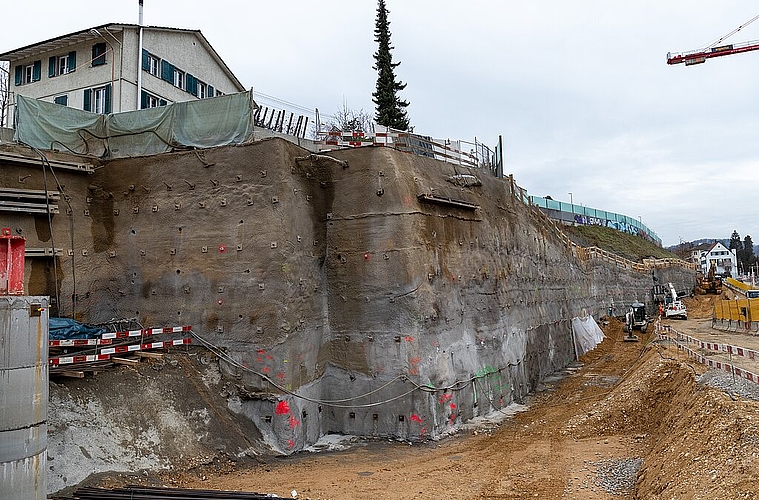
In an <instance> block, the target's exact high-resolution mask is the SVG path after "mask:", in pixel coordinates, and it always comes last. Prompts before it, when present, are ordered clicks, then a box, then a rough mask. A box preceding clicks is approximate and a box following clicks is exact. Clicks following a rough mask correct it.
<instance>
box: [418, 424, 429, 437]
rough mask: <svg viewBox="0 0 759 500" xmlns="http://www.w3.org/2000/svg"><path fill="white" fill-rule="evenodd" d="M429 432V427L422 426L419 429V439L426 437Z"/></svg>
mask: <svg viewBox="0 0 759 500" xmlns="http://www.w3.org/2000/svg"><path fill="white" fill-rule="evenodd" d="M425 434H427V428H426V427H422V430H421V431H419V439H424V435H425Z"/></svg>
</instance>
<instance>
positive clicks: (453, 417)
mask: <svg viewBox="0 0 759 500" xmlns="http://www.w3.org/2000/svg"><path fill="white" fill-rule="evenodd" d="M449 420H450V424H451V425H453V422H455V421H456V414H455V413H451V416H450V419H449Z"/></svg>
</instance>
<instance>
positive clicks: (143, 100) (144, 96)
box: [140, 52, 148, 109]
mask: <svg viewBox="0 0 759 500" xmlns="http://www.w3.org/2000/svg"><path fill="white" fill-rule="evenodd" d="M144 55H145V53H144V52H143V56H144ZM144 60H145V59H143V61H144ZM147 107H148V93H147V92H145V91H144V90H143V91H142V93H141V94H140V109H147Z"/></svg>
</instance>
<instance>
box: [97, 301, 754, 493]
mask: <svg viewBox="0 0 759 500" xmlns="http://www.w3.org/2000/svg"><path fill="white" fill-rule="evenodd" d="M711 300H714V297H713V296H701V297H695V298H693V299H691V301H690V305H689V312H690V317H691V319H689V320H688V321H687V322H682V321H680V322H673V323H672V324H673V325H674V326H676V327H677V326H684V325H685V324H689V323H691V322H692V321H693V322H700V323H703V320H704V318H705V317H708V316H709V315H710V314H711V309H710V307H709V304H708V302H709V301H711ZM602 328H603V329H604V331H605V334H606V339H605V340H604V342H603V343H602V344H600V345H599V346H598V347H597V348H596V349H595V350H593V351H592V352H590V353H588V354H587V355H585V356H583V357H582V358H581V359H580V360H579V363H577V364H576V365H575V366H571V367H569V369H568V370H566V371H565V373H564V374H563V375H562V376H560V377H553V378H549V379H548V380H547V381H546V383H545V384H544V386H543V387H541V390H540V391H538V392H537V393H536V394H534V395H533V396H531V398H530V400H529V401H525V403H526V404H527V406H528V408H527V409H526V411H523V412H521V413H518V414H516V415H515V416H513V417H511V418H509V419H507V420H505V421H503V422H502V423H501V424H500V425H495V424H491V425H484V426H481V427H480V428H479V429H469V430H463V431H462V432H460V433H459V434H458V435H456V436H454V437H451V438H446V439H443V440H441V441H438V442H428V443H425V444H414V445H410V444H409V443H402V442H387V441H384V442H354V443H352V445H351V447H350V449H348V450H346V451H339V452H328V453H303V454H300V455H297V456H292V457H289V458H282V459H269V460H265V461H259V463H258V464H253V465H251V464H239V463H238V464H234V463H219V462H213V463H208V464H206V465H203V466H198V467H195V468H194V469H192V470H188V471H183V472H177V471H174V472H172V473H165V472H164V473H151V472H148V473H144V474H140V475H120V476H110V477H103V478H99V480H98V481H99V483H100V484H108V485H116V484H124V483H135V482H141V483H143V484H144V483H149V484H163V485H167V486H176V487H184V488H202V489H227V490H243V491H255V492H262V493H274V494H276V495H279V496H282V497H285V498H291V496H292V495H293V493H295V494H296V495H297V498H310V499H314V500H316V499H335V500H340V499H346V500H347V499H372V500H376V499H380V498H381V499H415V498H419V499H421V498H450V499H485V498H492V499H521V498H540V499H553V498H568V499H611V498H639V499H714V498H721V499H755V498H759V457H758V456H757V454H759V402H757V401H756V400H754V399H752V398H750V397H745V396H740V395H738V394H733V393H732V391H729V390H728V391H727V392H724V391H722V390H718V389H714V388H712V387H708V386H706V385H703V384H700V383H698V382H697V377H698V376H700V375H701V374H703V373H704V372H705V369H704V368H703V367H702V366H700V365H693V364H691V363H690V362H689V361H688V360H687V359H685V358H684V357H682V356H680V355H678V353H677V351H676V349H673V348H671V347H667V346H665V345H663V344H661V343H659V342H655V338H654V334H653V329H652V328H651V329H649V331H648V332H647V334H646V335H642V336H641V340H640V342H624V341H623V336H624V333H623V331H622V324H621V323H620V322H619V321H618V320H616V319H610V320H608V321H605V322H604V324H602Z"/></svg>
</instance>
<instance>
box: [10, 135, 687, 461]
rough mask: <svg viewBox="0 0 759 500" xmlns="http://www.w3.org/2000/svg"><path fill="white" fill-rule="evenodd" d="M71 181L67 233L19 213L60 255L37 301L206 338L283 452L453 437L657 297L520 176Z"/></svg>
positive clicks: (396, 157)
mask: <svg viewBox="0 0 759 500" xmlns="http://www.w3.org/2000/svg"><path fill="white" fill-rule="evenodd" d="M25 175H29V176H30V177H29V178H27V179H25V180H24V187H27V188H34V189H42V182H43V178H42V175H41V171H40V170H39V169H37V170H34V169H32V168H31V167H22V166H18V167H9V168H4V169H3V170H2V172H0V182H1V183H2V185H4V186H9V187H10V186H12V187H19V184H18V180H19V178H20V177H23V176H25ZM57 176H58V179H59V180H60V182H61V183H62V184H64V185H65V187H64V192H65V194H66V200H67V201H65V202H61V213H60V214H59V215H55V216H54V217H53V223H52V232H51V231H50V228H49V226H50V225H49V224H48V220H47V217H46V216H41V215H36V216H33V215H24V214H14V215H7V214H3V217H4V218H5V219H7V221H8V222H7V224H8V225H9V227H12V228H13V229H14V231H15V232H16V233H18V234H23V235H25V236H26V237H27V246H28V247H29V246H31V247H35V246H45V245H48V246H49V245H50V244H51V241H52V240H54V243H55V246H56V247H59V248H62V256H61V257H59V258H58V260H57V265H56V266H55V267H54V266H52V260H51V259H37V260H31V262H30V261H27V268H28V269H27V276H26V280H27V288H28V290H29V291H30V292H31V293H46V294H50V295H51V296H56V293H55V292H56V291H57V296H58V297H59V298H60V304H59V305H60V312H61V314H62V315H66V316H72V315H73V316H75V317H76V318H77V319H80V320H83V321H86V322H91V323H98V322H103V321H107V320H109V319H111V318H136V319H137V320H139V321H140V322H141V323H142V324H143V325H144V326H172V325H184V324H190V325H193V330H194V331H195V332H196V334H197V335H198V336H199V338H200V339H203V340H204V341H205V342H207V343H208V345H209V346H212V347H214V349H215V350H214V352H215V353H216V354H217V355H218V356H219V361H220V363H221V366H222V368H223V369H224V371H225V373H226V374H227V376H229V377H232V378H233V379H237V380H238V381H239V384H238V385H239V389H238V390H236V391H232V393H229V394H228V397H229V401H230V407H232V406H233V407H234V409H235V411H236V412H237V413H238V414H239V415H244V416H246V417H247V418H249V420H250V422H252V423H253V424H254V425H255V426H256V427H257V429H258V432H260V434H261V439H262V440H263V442H265V443H266V444H267V446H268V447H269V448H270V449H271V450H273V451H275V452H278V453H291V452H293V451H297V450H301V449H303V448H305V447H307V446H308V445H310V444H312V443H313V442H314V441H316V439H318V437H319V436H321V435H324V434H326V433H329V432H342V433H350V434H359V435H368V436H384V437H393V438H402V439H407V440H411V441H414V440H423V439H428V438H435V437H438V436H442V435H445V434H447V433H449V432H452V431H454V430H455V429H457V428H458V427H459V426H460V424H461V423H462V422H464V421H466V420H467V419H470V418H472V417H474V416H478V415H484V414H487V413H489V412H491V411H493V410H495V409H499V408H501V407H504V406H507V405H508V404H510V403H512V402H514V401H520V400H521V398H522V397H524V396H525V395H526V394H527V393H528V392H529V391H530V390H531V389H532V388H534V387H535V385H536V383H537V382H538V381H539V380H540V379H541V378H542V377H543V376H545V375H546V374H548V373H550V372H552V371H554V370H557V369H559V368H561V367H563V366H566V365H567V364H568V363H569V362H571V361H572V360H573V359H574V357H575V354H574V351H573V342H572V338H571V327H570V320H571V318H572V317H574V316H578V315H581V314H583V311H585V312H587V313H589V314H592V315H594V316H595V317H596V318H598V317H599V316H602V315H604V314H605V313H606V311H607V309H608V307H609V306H610V305H611V304H612V301H613V303H614V305H615V308H616V312H618V313H620V314H623V313H624V310H623V309H624V308H625V307H626V305H629V304H630V303H631V302H633V301H634V300H645V297H647V296H649V294H650V288H651V285H652V274H651V273H639V272H632V271H630V270H627V269H623V268H620V267H617V266H615V265H614V264H612V263H608V262H603V261H600V260H589V261H582V260H579V259H578V258H576V257H575V256H573V254H572V253H571V252H570V251H569V249H568V248H567V247H566V245H565V243H564V242H563V241H564V240H563V239H562V238H561V237H560V236H559V233H558V231H559V230H558V229H557V227H556V226H555V225H554V224H553V223H552V222H550V221H549V220H548V219H547V218H546V217H545V216H544V215H543V214H542V213H540V212H539V211H538V210H537V209H535V208H532V207H529V206H528V205H525V204H524V202H523V201H522V199H523V198H522V195H523V193H521V192H520V189H519V187H518V186H517V185H516V184H515V183H514V182H513V180H511V179H498V178H494V177H492V176H490V175H488V174H487V173H485V172H480V171H477V170H470V169H466V168H463V167H460V166H457V165H453V164H448V163H442V162H439V161H436V160H432V159H429V158H423V157H418V156H413V155H410V154H405V153H401V152H398V151H395V150H391V149H388V148H360V149H355V150H342V151H334V152H330V153H325V154H324V155H311V153H310V152H309V151H307V150H305V149H301V148H300V147H298V146H296V145H294V144H292V143H289V142H286V141H284V140H282V139H269V140H264V141H260V142H256V143H253V144H251V145H246V146H236V147H223V148H215V149H207V150H202V151H188V152H179V153H172V154H165V155H160V156H155V157H142V158H131V159H122V160H115V161H111V162H109V163H106V164H104V165H103V166H102V167H99V168H98V169H97V170H96V171H95V173H94V174H92V175H89V176H87V175H83V174H73V173H69V174H67V173H65V172H58V173H57ZM48 182H52V181H50V180H49V179H48ZM419 195H427V198H426V200H420V198H419ZM67 211H68V213H67ZM3 225H5V223H4V224H3ZM56 272H57V279H55V277H56V276H55V274H54V273H56ZM654 275H656V276H657V277H658V279H659V280H660V282H666V281H673V282H682V283H686V282H692V281H693V271H690V270H686V269H681V268H669V269H657V270H655V272H654ZM54 283H57V285H58V289H57V290H53V289H51V285H52V284H54ZM74 284H76V288H74ZM198 341H200V340H198Z"/></svg>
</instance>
